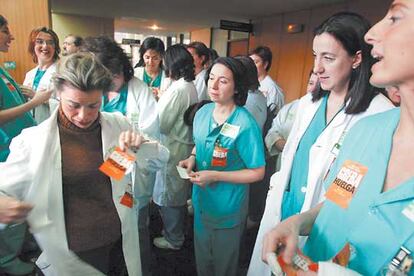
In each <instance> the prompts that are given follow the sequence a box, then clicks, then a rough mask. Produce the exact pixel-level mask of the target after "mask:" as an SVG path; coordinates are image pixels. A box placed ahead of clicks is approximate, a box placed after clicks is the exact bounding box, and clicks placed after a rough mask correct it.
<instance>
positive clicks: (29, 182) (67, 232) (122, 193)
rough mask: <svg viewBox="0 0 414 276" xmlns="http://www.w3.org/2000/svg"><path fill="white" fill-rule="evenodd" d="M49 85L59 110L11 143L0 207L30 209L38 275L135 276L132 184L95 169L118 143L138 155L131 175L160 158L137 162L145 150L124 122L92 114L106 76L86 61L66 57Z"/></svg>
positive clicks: (2, 170)
mask: <svg viewBox="0 0 414 276" xmlns="http://www.w3.org/2000/svg"><path fill="white" fill-rule="evenodd" d="M53 81H54V86H55V87H56V90H57V93H58V94H59V96H60V98H61V101H60V105H59V109H58V110H56V111H55V112H54V113H53V114H52V115H51V117H50V118H49V119H48V120H47V121H45V122H44V123H43V124H41V125H39V126H37V127H33V128H29V129H26V130H24V131H23V132H22V134H21V135H19V136H18V137H16V138H15V139H14V140H13V141H12V144H11V146H10V149H11V153H10V155H9V158H8V160H7V161H6V162H5V163H0V178H1V179H3V180H2V181H1V184H0V194H1V195H2V197H1V200H9V201H10V200H11V201H13V200H14V201H15V204H19V203H21V202H19V201H22V202H25V203H24V204H31V205H32V207H33V209H32V210H31V211H30V212H29V213H28V216H27V221H28V223H29V226H30V229H31V232H32V233H33V234H34V236H35V238H36V240H37V242H38V244H39V246H40V247H41V249H42V254H41V256H40V257H39V259H38V260H37V265H38V266H39V268H40V269H42V272H43V273H44V274H45V275H105V274H106V275H108V274H109V275H122V274H123V273H124V272H126V271H127V272H128V274H129V275H141V267H140V253H139V241H138V240H139V235H138V229H137V228H138V227H137V225H138V224H137V215H138V206H139V205H140V202H139V199H134V198H133V194H134V190H135V189H136V188H137V187H136V186H135V184H136V185H139V183H137V182H136V180H135V179H134V178H133V177H132V175H134V174H127V175H126V176H125V177H124V178H122V179H121V180H115V179H113V178H109V177H107V176H106V175H104V174H102V173H101V172H99V170H98V167H99V166H100V164H102V162H103V160H104V158H105V156H106V155H107V154H108V153H109V152H110V151H111V149H112V148H113V147H115V146H117V145H118V140H119V145H120V146H121V149H123V148H125V146H127V147H129V146H133V147H138V150H137V152H136V155H137V159H138V162H136V163H133V167H134V168H133V170H134V169H135V166H138V169H140V170H145V169H148V166H147V164H148V162H149V161H148V158H149V159H154V160H153V161H155V162H158V163H160V164H161V163H163V162H164V163H165V162H166V160H165V158H162V156H164V157H168V153H167V150H166V149H165V148H164V147H162V146H158V147H155V148H154V149H153V152H152V153H150V154H151V156H145V157H144V156H140V153H141V152H142V150H143V149H145V148H147V146H146V144H145V143H144V144H142V142H143V137H142V136H139V135H137V134H135V133H133V132H130V131H128V130H129V129H130V124H129V123H128V121H127V119H126V118H125V117H123V116H121V115H119V114H109V113H105V112H104V113H100V112H99V109H100V106H101V102H102V100H101V99H102V95H103V92H105V91H107V90H108V88H109V86H110V85H111V83H112V76H111V74H110V72H109V71H108V70H107V69H106V68H105V67H103V66H102V65H101V63H100V62H98V61H97V60H96V58H95V57H94V56H93V55H91V54H87V53H81V54H73V55H70V56H68V57H67V59H65V60H64V62H62V63H61V64H60V65H59V68H58V70H57V74H56V76H55V77H54V80H53ZM34 137H35V139H34ZM94 137H95V139H93V138H94ZM91 138H92V139H91ZM76 152H77V153H78V155H76ZM3 196H7V197H6V198H5V197H3ZM13 198H14V199H13ZM128 199H129V200H128ZM17 200H19V201H17ZM128 202H129V204H128ZM24 204H23V206H26V207H27V205H24ZM80 206H82V207H80ZM23 209H25V210H26V211H27V208H23ZM2 211H4V210H2ZM24 215H25V214H23V217H24ZM16 223H18V221H16Z"/></svg>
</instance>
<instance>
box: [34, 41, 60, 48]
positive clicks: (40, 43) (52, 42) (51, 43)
mask: <svg viewBox="0 0 414 276" xmlns="http://www.w3.org/2000/svg"><path fill="white" fill-rule="evenodd" d="M35 43H36V45H40V46H43V45H44V44H46V46H53V47H54V46H55V42H54V41H53V40H43V39H36V40H35Z"/></svg>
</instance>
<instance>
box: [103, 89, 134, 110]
mask: <svg viewBox="0 0 414 276" xmlns="http://www.w3.org/2000/svg"><path fill="white" fill-rule="evenodd" d="M127 97H128V84H127V83H125V84H124V85H123V86H122V87H121V90H120V91H119V94H118V96H116V97H115V98H113V99H112V100H110V101H109V100H108V96H107V95H104V96H103V103H102V107H101V111H105V112H121V113H122V114H123V115H126V112H127V110H126V104H127Z"/></svg>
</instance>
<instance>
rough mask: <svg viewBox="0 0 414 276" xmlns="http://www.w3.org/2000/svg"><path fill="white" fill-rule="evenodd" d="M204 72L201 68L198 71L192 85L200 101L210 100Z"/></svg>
mask: <svg viewBox="0 0 414 276" xmlns="http://www.w3.org/2000/svg"><path fill="white" fill-rule="evenodd" d="M206 73H207V71H206V70H205V69H203V70H201V71H200V73H198V74H197V76H195V80H194V81H193V82H194V85H195V87H196V89H197V95H198V101H199V102H201V101H203V100H210V97H209V96H208V93H207V85H206Z"/></svg>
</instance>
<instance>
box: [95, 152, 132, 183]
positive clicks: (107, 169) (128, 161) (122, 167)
mask: <svg viewBox="0 0 414 276" xmlns="http://www.w3.org/2000/svg"><path fill="white" fill-rule="evenodd" d="M134 161H135V156H133V155H130V154H128V153H126V152H123V151H121V149H120V148H119V147H116V148H115V150H114V151H113V152H112V153H111V154H110V155H109V157H108V159H107V160H106V161H105V162H104V163H103V164H102V165H101V166H100V167H99V170H100V171H101V172H103V173H104V174H106V175H107V176H109V177H112V178H113V179H115V180H118V181H119V180H121V179H122V178H123V177H124V176H125V173H126V171H127V170H128V169H129V168H130V167H131V166H132V164H133V162H134Z"/></svg>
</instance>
